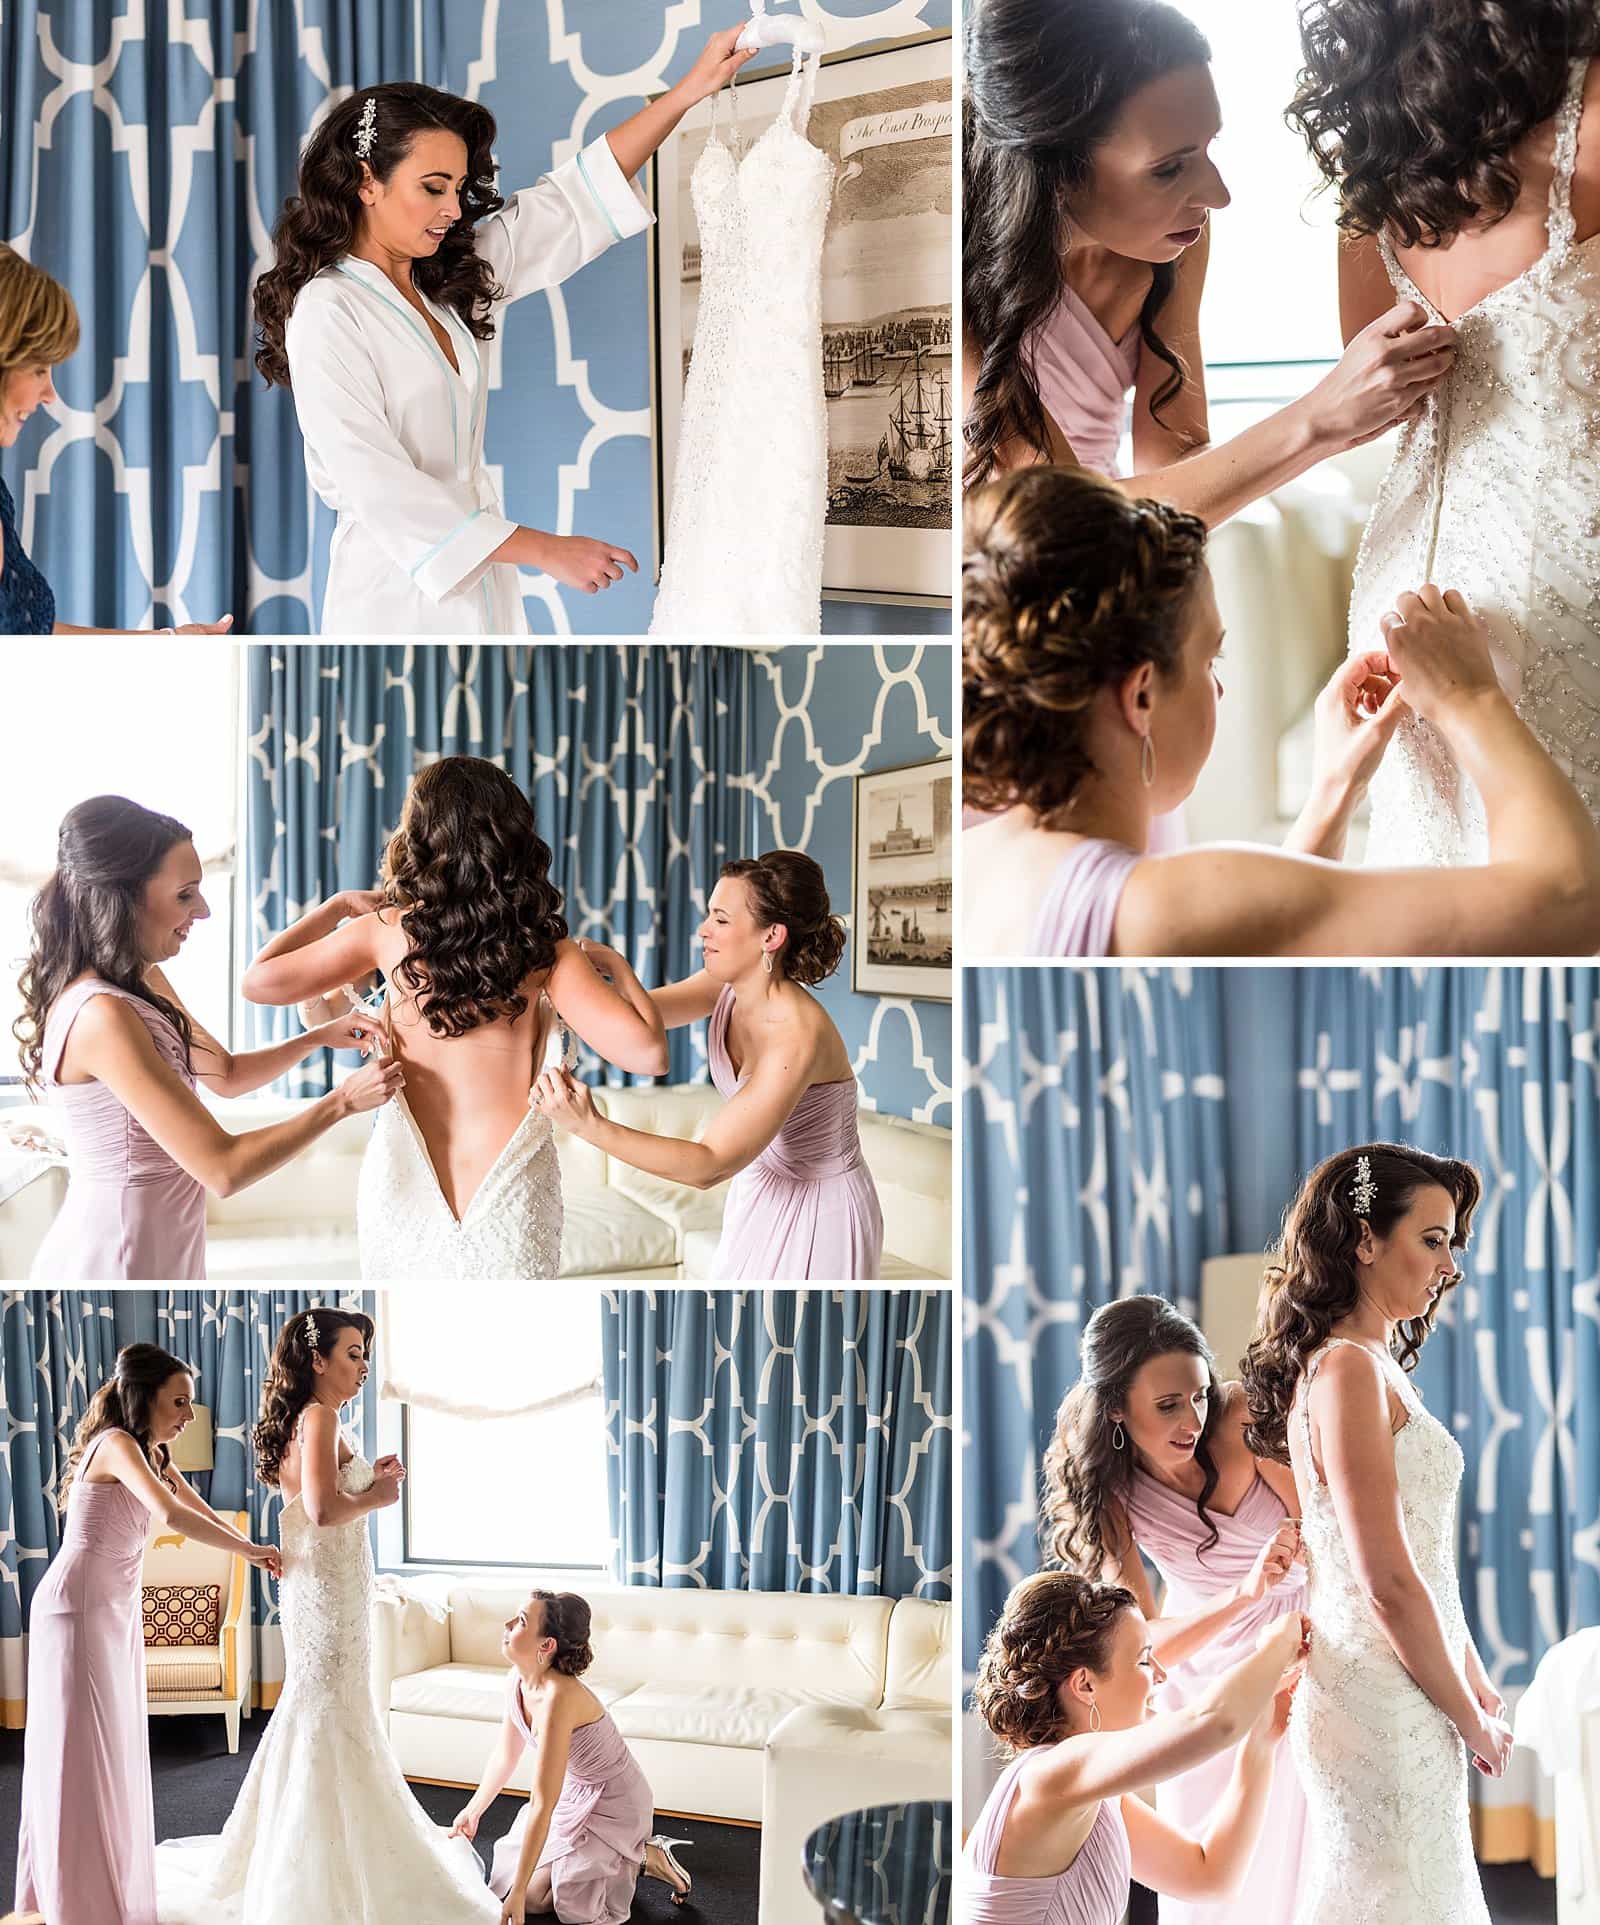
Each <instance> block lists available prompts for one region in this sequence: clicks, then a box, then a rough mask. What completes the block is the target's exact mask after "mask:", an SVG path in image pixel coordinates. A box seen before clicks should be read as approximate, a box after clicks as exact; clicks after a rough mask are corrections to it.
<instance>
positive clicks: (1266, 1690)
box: [955, 1571, 1305, 1925]
mask: <svg viewBox="0 0 1600 1925" xmlns="http://www.w3.org/2000/svg"><path fill="white" fill-rule="evenodd" d="M1304 1640H1305V1622H1304V1620H1303V1619H1302V1618H1300V1617H1298V1616H1296V1617H1294V1618H1292V1619H1291V1618H1284V1619H1283V1620H1281V1621H1280V1622H1278V1623H1276V1624H1274V1625H1272V1626H1270V1627H1269V1628H1268V1629H1266V1630H1265V1631H1263V1632H1262V1634H1261V1636H1260V1639H1259V1640H1258V1643H1257V1648H1256V1649H1254V1650H1253V1651H1251V1652H1250V1653H1248V1654H1247V1655H1244V1656H1242V1657H1241V1658H1240V1660H1239V1661H1238V1662H1237V1663H1236V1664H1234V1665H1233V1666H1231V1667H1230V1668H1229V1669H1228V1670H1227V1671H1225V1672H1223V1673H1222V1674H1221V1675H1220V1676H1219V1677H1218V1678H1217V1679H1216V1680H1215V1682H1214V1683H1213V1684H1212V1685H1211V1687H1210V1689H1209V1690H1208V1691H1207V1692H1206V1693H1205V1695H1204V1696H1203V1697H1202V1698H1201V1699H1199V1700H1198V1701H1196V1702H1195V1703H1194V1704H1192V1705H1190V1706H1188V1707H1187V1708H1185V1709H1183V1710H1178V1711H1164V1712H1159V1713H1158V1712H1156V1710H1155V1705H1154V1689H1155V1687H1156V1686H1157V1685H1159V1683H1160V1682H1161V1678H1162V1675H1163V1674H1162V1670H1161V1666H1160V1663H1159V1662H1158V1661H1157V1659H1156V1658H1155V1655H1154V1653H1153V1651H1152V1649H1151V1627H1150V1626H1148V1625H1147V1624H1146V1623H1145V1620H1144V1617H1143V1614H1142V1613H1141V1612H1140V1610H1139V1607H1138V1605H1137V1603H1136V1602H1135V1600H1134V1596H1133V1593H1132V1592H1131V1591H1128V1590H1124V1589H1123V1588H1121V1587H1120V1586H1117V1585H1112V1584H1095V1583H1093V1582H1091V1581H1090V1580H1089V1579H1088V1578H1083V1577H1079V1576H1078V1575H1076V1573H1074V1572H1069V1571H1041V1572H1038V1573H1036V1574H1035V1575H1034V1576H1033V1577H1029V1578H1024V1579H1023V1581H1022V1583H1021V1584H1019V1585H1018V1586H1017V1588H1016V1589H1015V1590H1014V1591H1013V1592H1012V1593H1011V1595H1010V1597H1009V1598H1007V1600H1006V1605H1005V1609H1004V1611H1003V1612H1002V1613H1001V1616H1000V1620H999V1622H998V1623H997V1624H996V1625H995V1627H994V1629H993V1630H992V1631H991V1632H990V1633H989V1636H988V1638H987V1640H986V1641H985V1643H984V1648H983V1655H982V1657H981V1658H980V1659H979V1661H978V1679H977V1685H976V1688H975V1689H974V1691H973V1706H974V1708H975V1709H976V1711H977V1712H978V1715H979V1716H980V1717H981V1718H982V1719H983V1721H984V1723H985V1724H986V1725H988V1727H989V1729H990V1731H991V1732H993V1734H994V1736H995V1737H996V1738H997V1739H998V1740H999V1742H1000V1744H1001V1745H1002V1746H1003V1747H1004V1748H1005V1749H1006V1750H1008V1751H1010V1752H1012V1753H1014V1754H1015V1755H1014V1757H1013V1759H1012V1762H1011V1763H1010V1764H1009V1765H1007V1767H1006V1768H1005V1770H1004V1771H1003V1772H1002V1773H1001V1774H1000V1777H999V1779H998V1781H997V1782H996V1784H995V1786H994V1788H993V1790H992V1791H991V1792H990V1793H989V1796H988V1797H987V1799H985V1801H984V1805H983V1809H982V1811H981V1812H980V1813H979V1814H978V1822H977V1824H976V1825H975V1826H974V1827H973V1829H972V1835H971V1837H970V1838H969V1839H968V1841H967V1850H966V1878H965V1880H964V1881H963V1889H962V1893H961V1896H960V1897H959V1898H958V1900H957V1905H956V1914H955V1916H956V1925H1117V1921H1118V1920H1119V1919H1121V1917H1122V1916H1123V1913H1124V1911H1125V1909H1126V1907H1127V1904H1128V1897H1129V1880H1130V1877H1132V1878H1137V1879H1138V1880H1139V1881H1140V1883H1141V1884H1144V1885H1146V1886H1148V1887H1149V1888H1150V1889H1151V1890H1153V1891H1157V1892H1160V1893H1162V1894H1163V1896H1162V1902H1161V1916H1162V1918H1163V1920H1165V1919H1166V1918H1167V1916H1168V1904H1169V1900H1170V1898H1172V1897H1177V1898H1181V1899H1189V1900H1208V1901H1220V1900H1222V1899H1225V1898H1228V1897H1229V1896H1230V1895H1231V1894H1233V1893H1235V1892H1237V1890H1238V1889H1239V1885H1240V1881H1241V1879H1242V1878H1243V1877H1244V1876H1245V1873H1246V1869H1247V1867H1248V1866H1249V1864H1250V1862H1251V1854H1252V1852H1253V1851H1255V1850H1257V1840H1258V1839H1259V1837H1260V1835H1261V1829H1262V1821H1263V1818H1264V1816H1265V1814H1266V1809H1267V1790H1268V1786H1269V1785H1270V1783H1271V1781H1272V1768H1273V1756H1274V1753H1275V1752H1276V1751H1277V1749H1278V1747H1279V1745H1280V1744H1281V1742H1282V1739H1283V1734H1284V1732H1285V1731H1286V1730H1287V1729H1288V1723H1289V1701H1290V1698H1291V1697H1292V1695H1293V1690H1294V1685H1295V1683H1296V1682H1297V1681H1298V1674H1299V1667H1300V1660H1301V1658H1302V1656H1303V1653H1304ZM1240 1731H1243V1732H1244V1733H1245V1736H1244V1738H1243V1740H1242V1741H1240V1740H1239V1737H1238V1734H1239V1732H1240ZM1230 1746H1231V1747H1232V1750H1233V1754H1234V1755H1232V1756H1231V1758H1230V1757H1229V1754H1228V1751H1227V1749H1226V1748H1227V1747H1230ZM1202 1758H1225V1759H1228V1763H1227V1768H1226V1770H1225V1771H1224V1773H1223V1791H1222V1792H1219V1795H1218V1799H1217V1804H1216V1812H1215V1816H1214V1817H1213V1816H1212V1815H1211V1814H1210V1813H1207V1814H1205V1815H1204V1816H1203V1817H1202V1820H1201V1822H1200V1824H1199V1826H1198V1827H1182V1828H1180V1827H1178V1826H1175V1825H1173V1824H1171V1823H1169V1822H1168V1821H1167V1819H1166V1818H1165V1817H1163V1816H1158V1814H1157V1813H1156V1812H1154V1811H1152V1810H1151V1809H1150V1807H1149V1806H1148V1805H1147V1804H1146V1803H1145V1802H1144V1801H1143V1799H1142V1798H1141V1797H1140V1796H1139V1793H1140V1791H1141V1790H1142V1789H1144V1788H1145V1787H1146V1786H1149V1785H1152V1784H1160V1783H1162V1781H1164V1780H1165V1779H1167V1778H1168V1777H1170V1775H1171V1774H1172V1773H1173V1772H1174V1771H1177V1770H1181V1769H1183V1768H1184V1767H1185V1766H1188V1765H1191V1764H1193V1763H1194V1762H1195V1761H1196V1760H1197V1759H1202ZM1208 1821H1209V1822H1208ZM1002 1860H1003V1861H1004V1866H1003V1868H1002ZM1212 1912H1213V1915H1215V1916H1218V1917H1220V1916H1222V1912H1221V1910H1220V1909H1219V1908H1218V1907H1217V1906H1216V1905H1215V1904H1213V1906H1212ZM1257 1917H1258V1919H1259V1920H1260V1925H1268V1921H1271V1925H1288V1920H1289V1917H1290V1914H1289V1913H1287V1912H1284V1913H1277V1912H1273V1913H1261V1914H1258V1915H1257Z"/></svg>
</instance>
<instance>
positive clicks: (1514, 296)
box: [1350, 61, 1600, 867]
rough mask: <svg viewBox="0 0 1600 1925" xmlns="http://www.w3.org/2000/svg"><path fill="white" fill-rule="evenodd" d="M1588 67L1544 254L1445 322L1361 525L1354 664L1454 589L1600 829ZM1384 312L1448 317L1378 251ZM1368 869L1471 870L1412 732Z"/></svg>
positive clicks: (1597, 397) (1468, 790)
mask: <svg viewBox="0 0 1600 1925" xmlns="http://www.w3.org/2000/svg"><path fill="white" fill-rule="evenodd" d="M1587 71H1588V63H1587V62H1586V61H1577V62H1575V63H1574V65H1573V69H1572V75H1571V80H1570V84H1569V86H1568V89H1567V95H1566V100H1565V102H1564V104H1563V106H1562V108H1561V111H1560V114H1559V116H1558V119H1557V122H1556V140H1555V156H1554V172H1553V175H1552V179H1551V184H1550V205H1549V214H1548V218H1547V235H1548V242H1549V245H1548V247H1547V249H1546V251H1545V253H1544V254H1543V255H1542V256H1541V257H1540V259H1539V260H1537V261H1536V262H1535V263H1534V264H1533V266H1532V267H1530V268H1528V269H1527V270H1526V272H1524V273H1522V274H1519V275H1518V276H1517V277H1516V279H1515V280H1512V281H1509V282H1507V283H1506V284H1505V286H1503V287H1499V288H1496V289H1495V291H1494V292H1493V293H1492V294H1488V295H1486V296H1485V297H1484V298H1483V299H1482V300H1481V301H1478V302H1476V303H1475V304H1474V305H1473V306H1472V307H1470V308H1468V309H1467V311H1466V312H1465V313H1464V314H1462V315H1460V316H1458V317H1457V319H1456V321H1455V322H1454V326H1455V330H1456V337H1457V340H1458V342H1459V354H1458V358H1457V362H1456V366H1455V368H1454V369H1453V370H1452V372H1451V373H1450V374H1449V375H1448V376H1447V377H1446V378H1445V380H1444V381H1443V382H1442V383H1441V385H1440V386H1439V387H1438V388H1437V389H1436V390H1435V391H1434V393H1433V394H1432V395H1431V396H1430V397H1429V399H1428V401H1427V402H1426V403H1425V405H1424V409H1423V412H1422V414H1421V415H1420V417H1419V418H1418V419H1417V420H1416V421H1414V422H1410V423H1408V424H1407V425H1406V427H1404V428H1403V429H1402V430H1401V434H1400V441H1399V445H1398V447H1397V449H1396V452H1395V456H1394V460H1393V462H1392V464H1391V466H1390V469H1389V472H1388V475H1387V476H1386V477H1385V480H1384V483H1383V487H1382V489H1381V491H1380V493H1379V496H1378V500H1377V503H1376V505H1375V507H1374V508H1373V511H1372V516H1371V519H1370V520H1369V521H1368V523H1367V531H1366V536H1365V538H1364V540H1363V542H1362V546H1361V557H1360V560H1359V562H1358V563H1357V567H1356V579H1355V587H1354V591H1353V593H1352V597H1351V604H1350V647H1351V650H1352V652H1355V653H1360V652H1363V651H1365V650H1369V649H1375V648H1382V647H1383V635H1382V632H1381V630H1380V628H1379V626H1378V624H1379V622H1380V621H1381V619H1382V617H1383V615H1384V614H1385V613H1386V612H1387V611H1388V610H1389V609H1391V608H1393V607H1394V605H1395V601H1396V598H1397V597H1398V596H1399V595H1400V594H1401V593H1402V592H1403V591H1405V590H1407V589H1411V590H1416V589H1419V588H1421V587H1423V586H1424V584H1426V583H1429V582H1432V583H1435V584H1437V585H1438V586H1439V587H1440V588H1454V589H1458V590H1459V591H1460V592H1461V593H1462V594H1463V595H1465V596H1466V598H1467V600H1468V601H1469V602H1470V603H1471V604H1472V606H1473V608H1474V609H1475V610H1476V611H1477V612H1478V614H1479V615H1480V616H1481V617H1482V618H1483V620H1484V622H1485V623H1486V624H1487V626H1488V629H1489V632H1490V639H1491V642H1492V644H1493V649H1494V657H1495V666H1496V669H1497V671H1498V672H1499V676H1500V680H1501V684H1502V686H1503V687H1504V688H1505V690H1506V692H1507V694H1508V695H1509V696H1510V697H1511V699H1512V700H1513V701H1514V702H1515V704H1516V707H1517V712H1518V714H1519V715H1521V717H1522V719H1523V721H1524V722H1526V723H1527V725H1528V727H1529V728H1530V729H1531V730H1532V731H1533V733H1534V734H1535V735H1536V736H1537V737H1538V738H1539V740H1540V742H1541V743H1542V744H1543V745H1544V747H1545V748H1546V749H1547V750H1548V751H1549V753H1550V754H1551V756H1552V757H1553V758H1554V759H1555V761H1556V762H1557V763H1558V764H1559V766H1560V767H1561V768H1562V769H1563V770H1564V771H1565V773H1566V774H1567V775H1568V776H1570V777H1571V779H1572V781H1573V783H1574V785H1575V786H1576V788H1577V789H1578V792H1579V793H1580V794H1581V795H1582V797H1583V799H1584V801H1585V802H1586V803H1587V804H1588V806H1589V809H1590V811H1591V813H1592V814H1594V815H1595V816H1596V817H1597V818H1600V508H1597V503H1600V443H1597V438H1596V422H1597V419H1600V236H1596V237H1595V238H1594V239H1592V240H1588V241H1585V242H1583V243H1582V245H1578V246H1575V245H1574V242H1573V236H1574V234H1575V232H1576V223H1575V221H1574V220H1573V216H1572V176H1573V171H1574V168H1575V167H1576V164H1577V158H1578V127H1579V121H1580V119H1581V117H1582V113H1583V96H1584V83H1585V79H1586V76H1587ZM1379 248H1380V250H1381V252H1382V255H1383V260H1384V265H1385V266H1386V267H1387V268H1388V271H1389V278H1390V280H1391V281H1392V282H1393V283H1394V287H1395V292H1396V295H1397V297H1399V298H1403V299H1406V300H1411V301H1415V302H1417V303H1418V304H1419V305H1420V306H1421V307H1423V308H1424V309H1425V310H1426V311H1427V314H1428V319H1429V321H1430V322H1433V323H1441V322H1443V321H1445V319H1446V317H1445V316H1444V315H1443V314H1441V313H1440V312H1439V310H1438V309H1437V308H1436V307H1434V305H1433V303H1432V302H1431V301H1429V300H1428V299H1427V298H1426V297H1425V296H1424V295H1423V294H1422V293H1421V292H1420V290H1419V289H1418V288H1417V287H1416V285H1415V283H1414V282H1413V281H1412V280H1411V277H1410V276H1409V275H1408V274H1407V273H1406V271H1405V269H1404V268H1402V267H1401V265H1400V263H1399V261H1398V260H1397V259H1396V257H1395V252H1394V249H1393V248H1392V247H1391V246H1390V244H1389V242H1388V240H1387V239H1384V238H1382V237H1380V239H1379ZM1371 804H1372V827H1371V832H1370V834H1369V836H1368V839H1367V861H1368V862H1369V863H1374V864H1381V865H1382V866H1384V867H1390V866H1393V865H1395V864H1426V865H1444V864H1458V863H1467V862H1483V861H1485V860H1486V859H1487V856H1488V834H1487V829H1486V825H1485V820H1484V813H1483V802H1482V799H1481V798H1480V796H1479V795H1478V792H1477V790H1476V788H1475V787H1474V785H1473V784H1472V783H1471V782H1470V781H1469V779H1468V778H1467V776H1466V775H1465V774H1464V772H1463V771H1462V770H1461V769H1460V768H1459V767H1458V766H1457V764H1456V762H1455V759H1454V757H1453V756H1452V755H1451V753H1450V750H1449V748H1448V746H1447V745H1446V743H1445V741H1444V739H1443V737H1442V736H1440V735H1439V734H1438V732H1437V731H1436V730H1434V729H1433V728H1431V727H1430V726H1429V724H1428V723H1427V722H1425V721H1415V720H1408V721H1407V722H1405V723H1404V724H1403V725H1402V726H1401V728H1400V729H1399V731H1398V732H1397V733H1396V735H1395V738H1394V741H1393V743H1392V744H1391V746H1390V749H1389V753H1388V755H1387V756H1386V757H1385V758H1384V761H1383V763H1382V765H1381V767H1380V768H1379V770H1378V773H1377V774H1376V776H1374V778H1373V781H1372V788H1371Z"/></svg>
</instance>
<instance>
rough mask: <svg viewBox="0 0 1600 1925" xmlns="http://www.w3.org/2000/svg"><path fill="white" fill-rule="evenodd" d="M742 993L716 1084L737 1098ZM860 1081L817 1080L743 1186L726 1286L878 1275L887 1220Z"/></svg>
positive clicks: (729, 1213) (729, 997) (730, 1232)
mask: <svg viewBox="0 0 1600 1925" xmlns="http://www.w3.org/2000/svg"><path fill="white" fill-rule="evenodd" d="M732 1014H733V991H732V990H731V989H724V990H723V992H722V994H721V995H720V996H719V997H718V998H717V1006H716V1008H715V1009H714V1010H712V1012H711V1030H710V1035H709V1037H708V1039H707V1043H706V1054H707V1056H708V1058H709V1060H710V1064H711V1080H712V1082H713V1083H714V1084H715V1085H716V1087H717V1093H718V1094H719V1095H721V1096H732V1095H733V1094H734V1093H735V1091H736V1090H737V1089H738V1087H739V1085H740V1083H742V1082H743V1080H744V1078H743V1077H741V1076H735V1075H734V1073H733V1064H732V1063H731V1062H730V1061H729V1058H728V1021H729V1018H730V1017H731V1016H732ZM858 1100H859V1098H858V1095H857V1091H856V1082H855V1078H854V1077H853V1076H852V1077H851V1078H850V1079H849V1080H848V1081H847V1082H842V1083H813V1084H812V1086H811V1087H810V1089H808V1090H807V1091H806V1093H805V1095H804V1096H802V1097H801V1098H800V1101H799V1102H798V1103H797V1104H796V1105H795V1108H794V1112H793V1114H792V1115H791V1116H790V1118H789V1120H788V1122H786V1123H785V1124H784V1126H783V1128H782V1129H781V1130H779V1132H778V1134H777V1135H776V1136H775V1137H774V1138H773V1139H772V1141H771V1142H770V1143H769V1144H768V1145H767V1147H766V1148H765V1149H764V1150H763V1151H762V1152H761V1154H760V1155H759V1156H758V1157H757V1158H756V1160H755V1162H754V1163H752V1164H750V1166H749V1167H748V1168H747V1169H743V1170H741V1171H740V1172H739V1174H738V1175H737V1176H736V1177H735V1178H734V1179H733V1182H732V1184H731V1185H730V1186H729V1189H728V1206H727V1209H726V1210H725V1211H724V1213H723V1218H722V1240H721V1242H720V1243H719V1244H718V1245H717V1255H716V1260H715V1264H714V1266H713V1271H712V1274H713V1276H714V1277H715V1278H716V1279H717V1280H718V1281H719V1282H734V1281H744V1282H748V1283H797V1282H803V1281H805V1280H807V1279H810V1278H816V1279H818V1280H819V1281H822V1282H834V1283H838V1282H854V1281H858V1280H870V1279H872V1278H874V1277H876V1276H877V1274H878V1270H879V1267H880V1265H881V1264H882V1261H883V1213H882V1211H881V1210H880V1209H879V1208H878V1192H877V1189H876V1187H875V1186H874V1184H873V1181H872V1172H871V1171H870V1170H869V1169H868V1168H867V1166H866V1163H865V1161H864V1160H863V1158H862V1155H861V1138H860V1136H859V1134H858V1133H857V1130H856V1106H857V1102H858Z"/></svg>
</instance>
